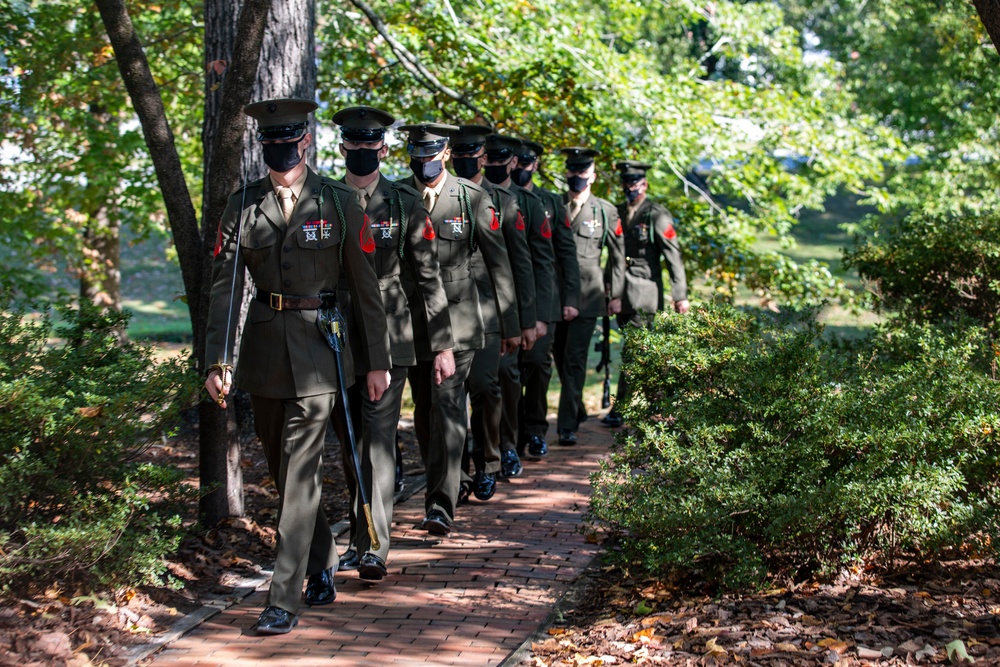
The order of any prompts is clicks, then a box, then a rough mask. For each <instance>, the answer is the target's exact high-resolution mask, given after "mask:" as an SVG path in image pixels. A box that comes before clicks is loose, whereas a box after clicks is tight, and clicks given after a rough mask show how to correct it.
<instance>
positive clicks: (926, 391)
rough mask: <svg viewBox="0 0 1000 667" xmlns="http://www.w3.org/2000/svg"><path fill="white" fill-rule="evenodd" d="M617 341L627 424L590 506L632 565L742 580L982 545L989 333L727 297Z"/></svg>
mask: <svg viewBox="0 0 1000 667" xmlns="http://www.w3.org/2000/svg"><path fill="white" fill-rule="evenodd" d="M626 349H627V356H626V358H625V359H624V360H623V362H624V367H625V369H626V372H627V373H629V376H630V379H631V384H632V387H633V389H632V395H631V397H630V399H629V400H627V401H624V402H623V413H624V416H625V418H626V421H627V422H628V423H629V424H630V425H632V426H631V427H630V428H629V429H627V430H626V431H625V432H623V433H622V434H621V435H620V436H619V438H618V442H617V443H616V446H615V448H614V450H613V452H612V456H611V458H610V461H608V462H607V463H605V464H604V465H603V466H602V469H601V470H600V472H598V473H596V474H595V476H594V480H593V481H594V485H595V493H594V496H593V500H592V504H591V521H592V522H594V523H595V524H596V525H598V526H600V527H603V528H606V529H609V530H611V531H612V532H614V533H617V534H620V535H621V538H622V539H621V541H620V545H621V550H620V552H619V553H620V556H621V557H622V558H623V559H624V561H625V562H627V563H636V562H638V563H641V564H642V566H643V567H645V568H646V569H648V570H650V571H653V572H661V573H662V572H664V571H666V570H674V571H677V572H680V573H685V574H691V575H696V576H701V577H704V578H706V579H707V580H709V581H712V582H715V583H718V584H720V585H721V586H723V587H742V586H758V585H762V584H763V583H764V582H766V581H767V580H768V578H769V577H775V576H779V575H780V576H793V577H794V576H803V575H807V574H812V573H814V572H816V571H820V572H833V571H836V570H837V569H839V568H841V567H844V566H848V565H862V564H864V565H880V566H891V565H892V564H893V562H894V561H895V559H897V558H899V557H908V558H933V557H936V556H939V555H941V554H942V553H944V552H945V551H946V550H949V549H956V548H965V549H975V550H977V551H979V552H991V551H992V548H993V547H992V545H993V544H994V543H995V539H994V538H995V536H996V533H997V503H996V489H997V479H998V473H1000V460H998V451H1000V450H998V448H997V444H998V429H1000V414H998V412H997V410H998V406H1000V387H998V386H997V383H996V381H995V380H994V379H992V378H991V377H990V376H989V373H988V368H989V356H990V355H991V352H990V349H991V348H990V346H989V344H988V343H987V341H986V339H985V335H984V332H983V330H982V329H979V328H977V327H966V328H962V327H955V328H953V329H951V330H943V329H937V328H934V327H932V326H930V325H924V326H918V325H907V326H901V327H896V328H890V327H885V328H883V329H879V330H877V331H876V332H875V333H874V334H873V335H872V336H871V337H870V338H868V339H865V340H862V341H859V342H854V343H838V342H831V341H828V340H826V339H825V338H824V337H823V336H822V331H821V328H820V327H819V326H818V325H816V324H814V323H813V322H811V321H807V322H790V321H789V320H787V319H782V318H780V317H777V316H772V315H768V314H766V313H745V312H740V311H737V310H734V309H732V308H728V307H721V306H720V307H711V308H704V309H698V310H695V311H692V312H691V313H690V314H689V315H687V316H685V317H671V316H667V317H664V316H660V317H658V318H657V320H656V323H655V325H654V326H653V328H652V329H651V330H648V331H643V330H637V329H629V330H627V331H626Z"/></svg>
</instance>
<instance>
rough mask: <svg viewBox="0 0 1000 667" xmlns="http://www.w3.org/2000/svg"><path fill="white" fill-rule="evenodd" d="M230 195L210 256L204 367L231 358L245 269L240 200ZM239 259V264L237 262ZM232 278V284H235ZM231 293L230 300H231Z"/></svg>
mask: <svg viewBox="0 0 1000 667" xmlns="http://www.w3.org/2000/svg"><path fill="white" fill-rule="evenodd" d="M241 199H242V198H238V197H236V196H232V197H230V198H229V203H228V204H227V205H226V210H225V212H224V213H223V214H222V220H221V221H220V222H219V235H218V240H217V241H216V243H215V257H214V258H213V259H212V288H211V295H210V296H209V300H208V328H207V330H206V333H205V369H206V371H207V369H208V368H209V367H210V366H212V365H213V364H222V363H229V364H231V363H232V362H233V352H234V349H235V344H236V329H237V325H238V324H239V317H240V307H241V306H242V303H243V287H244V279H245V275H246V271H245V270H244V268H243V262H242V261H240V253H239V246H238V243H237V239H236V236H237V234H236V230H237V226H236V223H237V221H238V220H239V218H240V210H239V209H240V206H239V201H241ZM237 263H239V266H237ZM234 279H235V284H234ZM230 295H231V296H232V302H231V303H230Z"/></svg>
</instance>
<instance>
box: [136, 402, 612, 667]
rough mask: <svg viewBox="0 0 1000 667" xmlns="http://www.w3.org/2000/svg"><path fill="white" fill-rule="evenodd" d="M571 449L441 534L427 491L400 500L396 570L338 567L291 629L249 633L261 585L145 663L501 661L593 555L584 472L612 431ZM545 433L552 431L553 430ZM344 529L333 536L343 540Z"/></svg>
mask: <svg viewBox="0 0 1000 667" xmlns="http://www.w3.org/2000/svg"><path fill="white" fill-rule="evenodd" d="M579 436H580V443H579V444H577V445H576V446H575V447H559V446H558V445H552V446H551V447H550V453H549V456H548V457H547V459H546V460H545V461H543V462H541V463H532V462H525V471H524V474H523V475H522V476H520V477H518V478H516V479H514V480H513V481H512V482H510V483H500V484H498V490H497V495H496V496H494V498H493V499H492V500H490V501H489V502H487V503H479V502H476V501H473V502H472V503H471V504H469V505H465V506H463V507H461V508H459V514H458V517H457V522H456V525H455V530H453V531H452V533H451V534H450V535H448V536H447V537H445V538H443V539H442V538H438V537H434V536H431V535H429V534H428V533H426V532H424V531H419V530H416V529H415V526H416V524H417V523H418V522H419V521H420V519H422V518H423V492H422V491H420V492H418V493H417V494H416V495H414V496H413V497H411V498H409V499H408V500H406V501H405V502H403V503H401V504H398V505H397V506H396V510H395V514H394V523H393V534H392V550H391V551H390V552H389V562H388V567H389V576H388V577H386V579H384V580H383V581H381V582H377V583H368V582H364V581H362V580H360V579H358V578H357V576H356V574H355V573H354V572H344V573H338V574H337V576H336V582H337V601H336V602H334V603H333V604H332V605H330V606H327V607H316V608H309V607H305V606H303V608H302V610H301V611H302V616H301V617H300V620H299V625H298V627H297V628H296V629H295V630H293V631H292V633H290V634H288V635H279V636H275V637H255V636H252V635H251V634H249V629H250V626H252V625H253V623H254V621H255V620H256V618H257V615H258V614H259V613H260V610H261V608H262V606H263V604H264V599H265V597H264V592H263V591H258V592H256V593H254V594H253V595H251V596H250V597H248V598H247V599H246V600H244V601H243V602H242V603H241V604H238V605H236V606H235V607H232V608H230V609H228V610H226V611H224V612H222V613H221V614H219V615H217V616H215V617H213V618H211V619H210V620H208V621H206V622H205V623H203V624H202V625H200V626H199V627H198V628H196V629H195V630H193V631H192V632H190V633H189V634H187V635H185V636H184V637H182V638H181V639H179V640H177V641H175V642H173V643H171V644H168V645H167V647H166V648H164V649H163V650H162V651H161V652H160V653H158V654H157V655H156V656H155V658H154V659H153V660H151V661H149V662H147V663H144V664H150V665H155V666H156V667H166V666H168V665H173V666H188V665H237V664H238V665H239V666H240V667H253V666H254V665H263V664H267V665H276V664H286V663H287V664H295V665H296V667H311V666H314V665H315V666H316V667H319V666H320V665H322V666H323V667H338V666H341V665H344V666H346V665H351V666H353V665H360V664H368V665H414V666H416V665H421V666H426V665H469V666H470V667H485V666H488V665H499V664H501V663H502V662H503V661H504V659H505V658H507V657H508V656H509V655H510V654H511V653H512V652H513V651H515V650H516V649H517V648H518V647H519V646H520V645H521V644H522V643H523V642H524V641H525V640H527V639H528V638H529V637H531V635H532V634H533V633H534V632H535V631H536V630H537V629H538V627H539V625H540V624H541V623H542V622H543V621H544V620H545V619H546V617H547V616H548V614H549V612H550V611H551V609H552V607H553V605H554V604H555V603H556V602H557V601H558V600H559V598H560V597H561V596H562V595H563V594H564V593H565V592H566V591H567V590H568V589H569V587H570V586H571V584H572V583H573V581H574V580H575V579H576V578H577V577H578V576H579V574H580V573H581V571H582V570H583V569H584V567H585V566H586V565H587V564H588V563H589V562H590V561H591V560H592V559H593V557H594V556H595V554H596V553H597V547H596V546H594V545H592V544H588V543H587V542H586V541H585V539H584V537H583V535H582V534H580V532H578V528H579V526H580V525H581V519H582V516H583V514H584V512H586V510H587V503H588V499H589V497H590V483H589V475H590V473H591V472H593V471H594V470H596V469H597V467H598V462H599V461H600V459H601V458H602V457H603V456H604V455H605V454H606V452H607V451H608V446H609V444H610V442H611V440H612V432H611V431H610V430H608V429H607V428H605V427H603V426H601V425H600V424H599V423H598V422H597V420H596V419H593V418H591V419H590V420H588V421H587V422H585V423H584V425H583V427H582V428H581V430H580V433H579ZM549 437H550V439H554V435H553V434H552V432H551V430H550V434H549ZM344 543H345V540H344V538H343V537H341V538H340V539H339V540H338V545H339V546H340V548H341V549H343V548H344Z"/></svg>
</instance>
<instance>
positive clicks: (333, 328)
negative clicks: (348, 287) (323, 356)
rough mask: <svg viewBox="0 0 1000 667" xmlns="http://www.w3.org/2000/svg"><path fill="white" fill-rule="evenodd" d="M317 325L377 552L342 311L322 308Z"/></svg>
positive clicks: (370, 536) (380, 545) (379, 544)
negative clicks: (347, 374)
mask: <svg viewBox="0 0 1000 667" xmlns="http://www.w3.org/2000/svg"><path fill="white" fill-rule="evenodd" d="M316 324H317V325H318V326H319V330H320V331H322V332H323V337H324V338H326V342H327V343H329V345H330V347H331V348H333V357H334V360H335V362H336V366H337V380H338V381H339V383H340V395H341V397H343V400H344V414H345V415H346V419H345V421H346V422H347V442H346V443H345V444H346V445H347V451H348V452H349V453H350V455H351V461H352V462H353V463H354V466H353V467H354V480H355V481H356V482H357V484H358V494H360V496H361V505H362V507H363V508H364V512H365V520H367V522H368V537H369V539H370V540H371V543H372V548H373V549H375V550H376V551H377V550H378V549H381V548H382V543H381V542H379V539H378V535H376V534H375V524H374V523H373V522H372V505H371V501H370V500H369V499H368V490H367V489H366V488H365V484H364V481H363V478H362V474H361V459H360V458H359V457H358V446H357V444H356V442H355V440H354V423H353V422H352V420H351V405H350V402H349V401H348V399H347V385H346V384H345V383H344V364H343V357H342V356H341V354H342V352H343V351H344V338H345V334H346V326H345V323H344V316H343V315H341V313H340V309H339V308H337V307H336V306H334V307H333V308H321V309H320V311H319V317H317V318H316Z"/></svg>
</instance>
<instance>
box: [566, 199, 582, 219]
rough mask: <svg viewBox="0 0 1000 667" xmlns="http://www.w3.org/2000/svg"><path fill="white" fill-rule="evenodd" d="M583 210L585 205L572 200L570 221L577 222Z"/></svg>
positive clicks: (570, 203)
mask: <svg viewBox="0 0 1000 667" xmlns="http://www.w3.org/2000/svg"><path fill="white" fill-rule="evenodd" d="M581 208H583V204H581V203H580V202H578V201H577V200H575V199H571V200H570V202H569V219H570V220H576V216H578V215H580V209H581Z"/></svg>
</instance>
